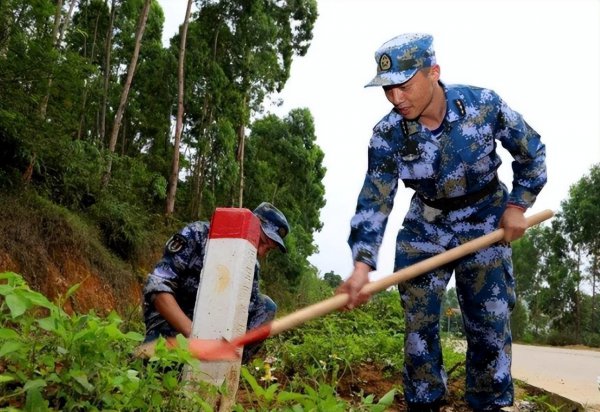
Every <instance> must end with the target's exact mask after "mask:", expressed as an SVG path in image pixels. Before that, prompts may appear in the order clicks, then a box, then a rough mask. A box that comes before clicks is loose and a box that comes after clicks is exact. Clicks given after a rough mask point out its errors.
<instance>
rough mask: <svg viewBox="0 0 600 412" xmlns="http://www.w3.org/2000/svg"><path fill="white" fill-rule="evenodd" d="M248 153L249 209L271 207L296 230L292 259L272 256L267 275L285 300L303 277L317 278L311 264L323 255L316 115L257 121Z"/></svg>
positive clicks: (322, 172)
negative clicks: (318, 237)
mask: <svg viewBox="0 0 600 412" xmlns="http://www.w3.org/2000/svg"><path fill="white" fill-rule="evenodd" d="M247 149H248V154H249V156H248V158H247V176H246V188H245V193H244V196H245V198H246V202H247V204H248V206H249V207H255V206H256V205H258V204H259V203H260V202H262V201H269V202H271V203H273V204H274V205H275V206H277V207H278V208H279V209H280V210H281V211H282V212H283V213H284V214H285V215H286V217H287V218H288V221H289V222H290V226H291V231H290V234H289V235H288V236H287V238H286V243H287V244H288V245H289V248H288V249H289V252H288V254H287V255H286V256H283V255H269V257H268V259H267V261H266V262H265V264H263V266H262V271H261V272H262V273H263V274H264V275H263V276H264V278H265V279H266V280H268V288H271V289H270V291H269V293H270V294H272V296H274V297H276V296H277V295H279V296H280V297H282V295H288V294H289V293H293V291H294V288H295V287H296V285H297V284H298V282H299V279H301V278H302V277H303V276H308V275H309V274H312V273H315V268H313V267H312V266H310V264H309V263H308V261H307V258H308V257H309V256H311V255H312V254H314V253H315V252H316V251H317V247H316V246H315V244H314V238H313V234H314V232H315V231H318V230H320V229H321V226H322V223H321V221H320V218H319V211H320V210H321V208H322V207H323V206H324V205H325V199H324V193H325V191H324V187H323V183H322V180H323V177H324V176H325V168H324V167H323V165H322V163H323V151H322V150H321V148H320V147H319V146H318V145H317V144H316V136H315V129H314V121H313V118H312V115H311V114H310V111H309V110H308V109H294V110H292V111H291V112H290V113H289V114H288V116H287V117H285V118H284V119H280V118H278V117H277V116H275V115H268V116H266V117H264V118H262V119H260V120H257V121H255V122H254V124H253V125H252V131H251V133H250V136H249V137H248V146H247ZM275 288H281V289H276V290H274V289H275ZM288 296H289V295H288ZM282 300H285V299H283V297H282Z"/></svg>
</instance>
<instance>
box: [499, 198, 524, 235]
mask: <svg viewBox="0 0 600 412" xmlns="http://www.w3.org/2000/svg"><path fill="white" fill-rule="evenodd" d="M500 227H501V228H503V229H504V240H505V241H506V242H512V241H513V240H517V239H519V238H520V237H521V236H523V234H524V233H525V230H527V220H526V219H525V211H524V210H523V209H521V208H519V207H513V206H507V207H506V210H504V213H503V214H502V217H501V218H500Z"/></svg>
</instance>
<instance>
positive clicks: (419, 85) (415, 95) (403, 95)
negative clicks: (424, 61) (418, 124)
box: [383, 66, 439, 120]
mask: <svg viewBox="0 0 600 412" xmlns="http://www.w3.org/2000/svg"><path fill="white" fill-rule="evenodd" d="M438 78H439V70H437V67H435V66H434V67H431V68H430V69H428V70H419V71H418V72H417V74H415V75H414V76H413V77H412V78H411V79H410V80H409V81H407V82H404V83H401V84H395V85H392V86H384V87H383V90H384V92H385V97H387V99H388V100H389V102H390V103H392V105H393V106H394V109H395V110H396V111H397V112H398V113H400V114H401V115H402V117H404V118H405V119H408V120H414V119H417V118H418V117H419V116H421V114H422V113H423V112H424V111H425V110H426V109H427V108H428V106H429V104H430V103H431V101H432V98H433V90H434V87H435V85H436V84H437V80H438Z"/></svg>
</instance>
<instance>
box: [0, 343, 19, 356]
mask: <svg viewBox="0 0 600 412" xmlns="http://www.w3.org/2000/svg"><path fill="white" fill-rule="evenodd" d="M22 347H23V344H22V343H20V342H15V341H10V342H6V343H5V344H4V345H2V347H0V358H2V357H4V356H6V355H8V354H9V353H13V352H16V351H18V350H19V349H21V348H22Z"/></svg>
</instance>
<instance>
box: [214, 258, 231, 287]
mask: <svg viewBox="0 0 600 412" xmlns="http://www.w3.org/2000/svg"><path fill="white" fill-rule="evenodd" d="M230 284H231V272H230V271H229V268H228V267H227V266H225V265H218V266H217V283H216V285H215V286H216V290H217V293H222V292H224V291H225V290H226V289H227V288H228V287H229V285H230Z"/></svg>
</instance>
